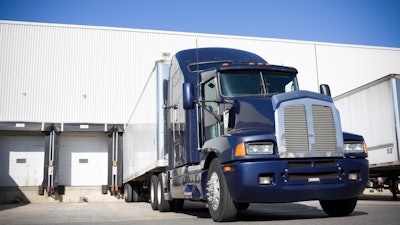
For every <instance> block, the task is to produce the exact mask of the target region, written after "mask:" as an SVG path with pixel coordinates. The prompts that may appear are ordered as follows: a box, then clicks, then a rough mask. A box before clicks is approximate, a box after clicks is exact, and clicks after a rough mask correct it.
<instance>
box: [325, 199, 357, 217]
mask: <svg viewBox="0 0 400 225" xmlns="http://www.w3.org/2000/svg"><path fill="white" fill-rule="evenodd" d="M319 203H320V204H321V207H322V209H323V210H324V212H325V213H326V214H328V215H329V216H347V215H349V214H350V213H352V212H353V211H354V208H355V207H356V205H357V198H350V199H341V200H328V201H323V200H320V201H319Z"/></svg>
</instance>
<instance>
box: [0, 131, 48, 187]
mask: <svg viewBox="0 0 400 225" xmlns="http://www.w3.org/2000/svg"><path fill="white" fill-rule="evenodd" d="M44 143H45V138H44V136H27V135H1V136H0V186H2V187H15V186H38V185H40V184H41V183H42V181H43V171H44V167H43V166H44Z"/></svg>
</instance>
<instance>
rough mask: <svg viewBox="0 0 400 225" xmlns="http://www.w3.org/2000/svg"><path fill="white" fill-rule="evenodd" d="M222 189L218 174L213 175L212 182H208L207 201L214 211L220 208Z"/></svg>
mask: <svg viewBox="0 0 400 225" xmlns="http://www.w3.org/2000/svg"><path fill="white" fill-rule="evenodd" d="M220 191H221V188H220V183H219V178H218V175H217V173H215V172H214V173H212V174H211V177H210V180H209V181H208V182H207V201H208V202H209V203H210V205H211V207H212V208H213V209H214V210H217V209H218V207H219V202H220V198H221V192H220Z"/></svg>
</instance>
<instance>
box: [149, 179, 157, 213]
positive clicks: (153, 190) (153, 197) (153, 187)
mask: <svg viewBox="0 0 400 225" xmlns="http://www.w3.org/2000/svg"><path fill="white" fill-rule="evenodd" d="M157 184H158V178H157V176H156V175H153V176H151V181H150V203H151V208H152V209H153V210H157V209H158V208H157V206H158V202H157Z"/></svg>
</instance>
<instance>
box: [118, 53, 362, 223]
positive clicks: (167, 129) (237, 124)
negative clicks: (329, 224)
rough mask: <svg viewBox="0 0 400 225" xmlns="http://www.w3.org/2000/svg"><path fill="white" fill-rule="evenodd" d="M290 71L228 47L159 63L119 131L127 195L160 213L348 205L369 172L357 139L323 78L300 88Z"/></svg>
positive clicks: (333, 211)
mask: <svg viewBox="0 0 400 225" xmlns="http://www.w3.org/2000/svg"><path fill="white" fill-rule="evenodd" d="M296 75H297V70H296V69H295V68H293V67H285V66H277V65H271V64H269V63H268V62H267V61H265V60H264V59H263V58H261V57H260V56H258V55H256V54H253V53H250V52H246V51H242V50H237V49H229V48H197V49H188V50H183V51H180V52H178V53H176V54H175V55H174V56H173V57H172V60H171V61H165V60H161V61H157V62H156V64H155V67H154V70H153V71H152V73H151V74H150V76H149V78H148V80H147V83H146V85H145V87H144V89H143V91H142V93H141V95H140V98H139V99H138V101H137V104H136V105H135V107H134V110H133V113H132V115H131V118H130V120H129V122H128V124H127V127H126V129H125V132H124V134H123V140H124V143H123V156H124V157H123V183H124V195H125V201H127V202H131V201H142V200H149V201H150V202H151V206H152V208H153V209H154V210H159V211H162V212H163V211H176V212H179V211H181V210H182V208H183V204H184V200H195V201H203V202H205V203H206V204H207V206H208V209H209V212H210V215H211V217H212V219H213V220H214V221H218V222H223V221H233V220H235V218H236V215H237V212H238V210H243V209H246V208H247V207H249V204H250V203H283V202H296V201H305V200H319V201H320V204H321V206H322V208H323V210H324V211H325V212H326V213H327V214H328V215H330V216H345V215H348V214H350V213H352V212H353V210H354V208H355V206H356V204H357V196H359V195H360V194H361V193H362V192H363V190H364V188H365V187H366V184H367V181H368V175H369V174H368V160H367V159H366V157H367V149H366V146H365V142H364V139H363V137H362V136H359V135H355V134H350V133H345V132H343V131H342V129H341V124H340V116H339V112H338V110H337V109H336V108H335V106H334V104H333V101H332V98H331V97H330V90H329V87H328V86H327V85H321V87H320V89H321V93H314V92H309V91H301V90H300V89H299V86H298V82H297V78H296Z"/></svg>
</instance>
